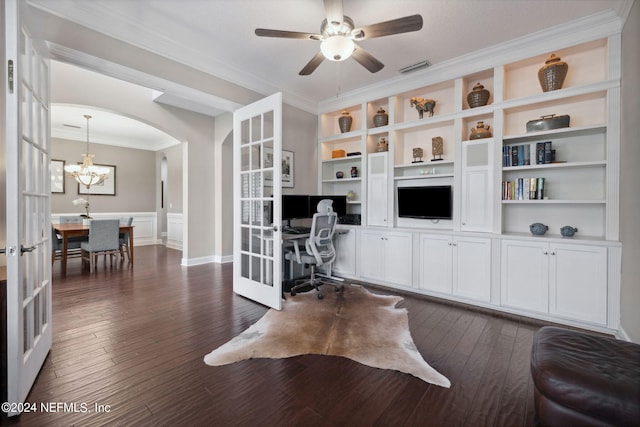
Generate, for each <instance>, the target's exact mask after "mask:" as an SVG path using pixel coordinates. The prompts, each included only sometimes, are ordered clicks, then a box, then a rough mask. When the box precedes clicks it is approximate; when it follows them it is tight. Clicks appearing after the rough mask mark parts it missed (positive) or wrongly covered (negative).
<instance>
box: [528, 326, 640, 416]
mask: <svg viewBox="0 0 640 427" xmlns="http://www.w3.org/2000/svg"><path fill="white" fill-rule="evenodd" d="M531 376H532V378H533V385H534V400H535V408H536V420H537V422H538V423H539V424H540V425H543V426H596V425H597V426H638V425H640V345H638V344H634V343H629V342H626V341H619V340H616V339H613V338H606V337H602V336H598V335H595V334H589V333H585V332H577V331H572V330H568V329H563V328H557V327H551V326H546V327H544V328H541V329H540V330H538V331H537V332H536V334H535V336H534V338H533V346H532V349H531Z"/></svg>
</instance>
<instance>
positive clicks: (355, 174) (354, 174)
mask: <svg viewBox="0 0 640 427" xmlns="http://www.w3.org/2000/svg"><path fill="white" fill-rule="evenodd" d="M357 177H358V167H357V166H352V167H351V178H357Z"/></svg>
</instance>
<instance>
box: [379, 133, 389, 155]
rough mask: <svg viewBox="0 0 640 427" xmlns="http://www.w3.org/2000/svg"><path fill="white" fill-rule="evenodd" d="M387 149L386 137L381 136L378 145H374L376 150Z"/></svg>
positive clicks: (382, 150) (380, 151)
mask: <svg viewBox="0 0 640 427" xmlns="http://www.w3.org/2000/svg"><path fill="white" fill-rule="evenodd" d="M388 150H389V143H388V142H387V138H385V137H384V136H383V137H382V138H380V139H379V140H378V145H376V152H378V153H382V152H384V151H388Z"/></svg>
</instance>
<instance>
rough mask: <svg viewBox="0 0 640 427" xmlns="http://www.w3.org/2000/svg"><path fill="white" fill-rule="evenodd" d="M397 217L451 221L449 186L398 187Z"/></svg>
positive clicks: (450, 192)
mask: <svg viewBox="0 0 640 427" xmlns="http://www.w3.org/2000/svg"><path fill="white" fill-rule="evenodd" d="M398 217H399V218H420V219H451V218H452V191H451V186H450V185H439V186H425V187H398Z"/></svg>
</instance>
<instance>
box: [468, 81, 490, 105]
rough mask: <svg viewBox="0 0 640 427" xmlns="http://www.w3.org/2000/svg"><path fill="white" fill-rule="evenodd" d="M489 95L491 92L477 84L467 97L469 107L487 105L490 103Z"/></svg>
mask: <svg viewBox="0 0 640 427" xmlns="http://www.w3.org/2000/svg"><path fill="white" fill-rule="evenodd" d="M489 95H490V93H489V91H488V90H487V89H485V88H484V86H482V85H481V84H480V82H478V83H476V85H475V86H474V87H473V89H472V90H471V92H469V94H468V95H467V102H468V103H469V107H471V108H476V107H482V106H483V105H487V102H489Z"/></svg>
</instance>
